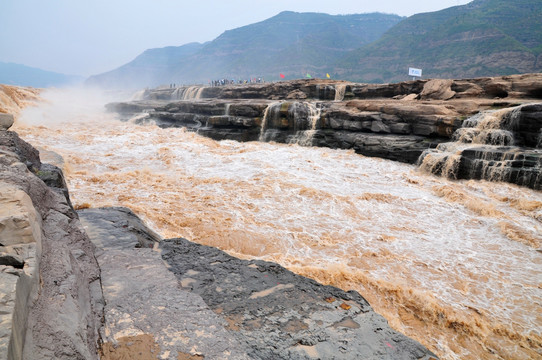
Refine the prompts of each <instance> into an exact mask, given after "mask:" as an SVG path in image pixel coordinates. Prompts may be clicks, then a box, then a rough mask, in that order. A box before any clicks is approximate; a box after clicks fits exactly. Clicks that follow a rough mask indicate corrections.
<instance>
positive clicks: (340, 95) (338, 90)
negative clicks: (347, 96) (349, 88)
mask: <svg viewBox="0 0 542 360" xmlns="http://www.w3.org/2000/svg"><path fill="white" fill-rule="evenodd" d="M345 92H346V85H343V84H337V85H335V101H343V100H344V93H345Z"/></svg>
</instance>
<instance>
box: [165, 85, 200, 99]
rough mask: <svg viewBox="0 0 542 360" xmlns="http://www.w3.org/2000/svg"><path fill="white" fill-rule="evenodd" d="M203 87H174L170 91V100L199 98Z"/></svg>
mask: <svg viewBox="0 0 542 360" xmlns="http://www.w3.org/2000/svg"><path fill="white" fill-rule="evenodd" d="M203 89H204V87H202V86H189V87H180V88H176V89H175V90H174V91H173V93H171V100H199V99H201V94H202V92H203Z"/></svg>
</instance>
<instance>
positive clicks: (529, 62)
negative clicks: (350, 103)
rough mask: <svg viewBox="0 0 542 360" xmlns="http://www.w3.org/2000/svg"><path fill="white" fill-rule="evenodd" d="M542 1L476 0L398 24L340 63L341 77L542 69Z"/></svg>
mask: <svg viewBox="0 0 542 360" xmlns="http://www.w3.org/2000/svg"><path fill="white" fill-rule="evenodd" d="M541 52H542V1H540V0H514V1H509V0H475V1H473V2H471V3H469V4H467V5H464V6H456V7H451V8H448V9H444V10H441V11H437V12H432V13H424V14H417V15H414V16H411V17H409V18H407V19H405V20H404V21H402V22H401V23H399V24H397V25H396V26H394V27H393V28H391V29H390V30H389V31H388V32H386V33H385V34H384V35H383V36H382V37H381V38H380V39H379V40H377V41H375V42H373V43H372V44H369V45H367V46H364V47H362V48H360V49H358V50H356V51H353V52H351V53H350V54H349V55H348V56H346V57H345V58H344V59H342V60H340V61H339V62H337V64H336V69H335V71H336V72H337V74H338V75H339V76H340V77H342V78H348V79H350V80H355V81H365V82H390V81H401V80H405V79H408V76H407V73H408V68H409V67H417V68H422V69H423V76H424V77H431V78H434V77H440V78H464V77H478V76H495V75H507V74H513V73H527V72H539V71H542V57H541Z"/></svg>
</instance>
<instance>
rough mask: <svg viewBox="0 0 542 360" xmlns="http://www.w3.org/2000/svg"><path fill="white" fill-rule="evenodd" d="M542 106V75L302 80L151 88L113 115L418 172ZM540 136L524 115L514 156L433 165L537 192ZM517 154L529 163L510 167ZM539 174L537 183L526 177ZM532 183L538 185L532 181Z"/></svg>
mask: <svg viewBox="0 0 542 360" xmlns="http://www.w3.org/2000/svg"><path fill="white" fill-rule="evenodd" d="M540 98H542V74H528V75H515V76H506V77H499V78H480V79H466V80H418V81H409V82H404V83H397V84H380V85H378V84H353V83H347V82H337V81H330V80H298V81H289V82H279V83H273V84H253V85H236V86H223V87H194V86H193V87H185V88H177V89H154V90H146V91H145V92H144V93H143V94H142V99H143V100H140V101H132V102H125V103H112V104H108V105H107V108H108V109H109V110H111V111H115V112H118V113H120V114H121V115H122V117H123V118H124V119H131V120H132V121H134V122H136V123H139V124H145V123H149V122H152V123H156V124H158V125H159V126H161V127H172V126H174V127H186V128H188V129H190V130H193V131H197V132H198V133H199V134H201V135H204V136H208V137H211V138H213V139H216V140H222V139H231V140H238V141H256V140H259V141H276V142H281V143H296V144H300V145H305V146H322V147H330V148H339V149H353V150H355V151H356V152H357V153H359V154H362V155H366V156H375V157H381V158H385V159H390V160H395V161H401V162H406V163H411V164H414V163H418V162H421V160H420V156H421V155H422V154H425V153H426V152H427V150H428V149H435V148H437V147H438V146H439V144H442V143H447V142H450V141H452V140H453V137H454V134H455V133H456V131H458V130H459V129H461V128H462V127H463V125H464V123H465V120H467V119H469V118H470V117H471V116H473V115H475V114H477V113H479V112H481V111H485V110H490V109H502V108H507V107H510V108H511V107H516V106H518V105H521V104H525V103H529V102H534V101H539V99H540ZM541 128H542V117H541V116H540V110H539V109H538V108H537V107H536V106H534V107H531V110H529V111H527V110H522V112H521V114H519V117H518V121H516V125H515V129H514V130H513V133H514V136H515V140H514V142H513V143H510V144H506V145H511V146H514V148H513V149H504V150H503V149H501V150H498V149H487V148H485V149H484V150H483V151H480V150H476V151H471V150H469V151H466V152H465V156H464V157H463V160H462V162H461V164H462V169H455V170H454V171H445V172H442V171H440V170H439V169H440V168H441V167H439V166H432V168H431V169H430V171H432V172H434V173H436V174H444V173H445V174H447V175H451V174H453V176H451V177H454V178H475V179H486V180H498V181H509V182H513V183H516V184H519V185H525V186H529V187H532V188H535V189H538V188H540V184H539V181H535V180H532V179H534V177H536V176H538V174H539V173H540V171H541V169H540V163H541V159H542V157H541V154H540V152H539V150H537V148H538V147H539V144H540V143H542V140H541V139H542V135H541V134H542V133H541ZM501 130H506V129H501ZM484 145H492V144H484ZM511 152H514V153H521V154H522V155H519V157H516V158H513V159H510V156H509V154H510V153H511ZM487 154H490V155H487ZM480 156H482V157H484V156H486V157H487V159H485V160H484V159H482V158H480ZM522 157H526V158H528V159H529V161H528V162H525V163H524V164H525V166H523V165H520V163H519V162H518V161H520V160H521V159H522ZM422 160H423V159H422ZM478 160H484V161H482V162H480V161H478ZM486 160H488V161H489V162H488V161H486ZM509 160H513V162H510V161H509ZM533 161H534V162H533ZM480 164H482V165H480ZM531 165H532V166H531ZM454 166H455V167H457V165H454ZM481 166H482V167H483V168H484V169H487V168H488V166H489V167H503V166H504V167H507V168H510V171H508V173H509V175H506V176H500V177H495V176H494V174H495V171H487V170H484V171H482V170H481V168H480V167H481ZM518 166H519V167H521V169H519V170H518ZM531 173H534V174H535V175H528V176H527V175H525V174H531ZM489 174H493V175H489ZM526 176H527V177H529V179H527V180H525V178H526Z"/></svg>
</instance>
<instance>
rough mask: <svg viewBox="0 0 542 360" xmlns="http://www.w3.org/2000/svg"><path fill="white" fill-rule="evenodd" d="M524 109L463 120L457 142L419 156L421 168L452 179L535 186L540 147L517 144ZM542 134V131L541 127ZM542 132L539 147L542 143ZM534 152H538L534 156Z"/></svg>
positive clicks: (445, 144) (505, 110) (454, 141)
mask: <svg viewBox="0 0 542 360" xmlns="http://www.w3.org/2000/svg"><path fill="white" fill-rule="evenodd" d="M520 113H521V108H515V109H512V110H511V109H503V110H497V111H495V110H493V111H483V112H480V113H478V114H476V115H474V116H472V117H470V118H469V119H467V120H465V121H464V122H463V127H462V128H460V129H458V130H456V131H455V132H454V134H453V135H452V140H453V142H449V143H443V144H439V145H438V146H437V147H436V148H435V149H428V150H426V151H424V152H423V154H422V155H421V156H420V158H419V159H418V165H419V167H420V169H421V170H423V171H426V172H430V173H432V174H435V175H441V176H445V177H448V178H451V179H459V178H472V179H485V180H489V181H510V182H514V183H516V184H519V185H527V186H538V185H533V184H534V183H535V182H536V181H538V180H535V179H534V178H533V176H535V177H536V176H538V175H537V174H538V172H539V171H540V169H539V166H540V165H537V164H536V160H533V159H534V158H536V157H537V156H538V155H536V154H534V152H536V151H537V150H534V151H529V150H525V149H522V148H520V147H517V146H515V143H516V139H515V136H514V132H513V130H516V131H517V128H518V126H519V119H520ZM541 133H542V130H541ZM541 137H542V135H540V137H539V139H538V142H539V144H538V147H539V146H540V138H541ZM530 154H534V156H531V155H530Z"/></svg>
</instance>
